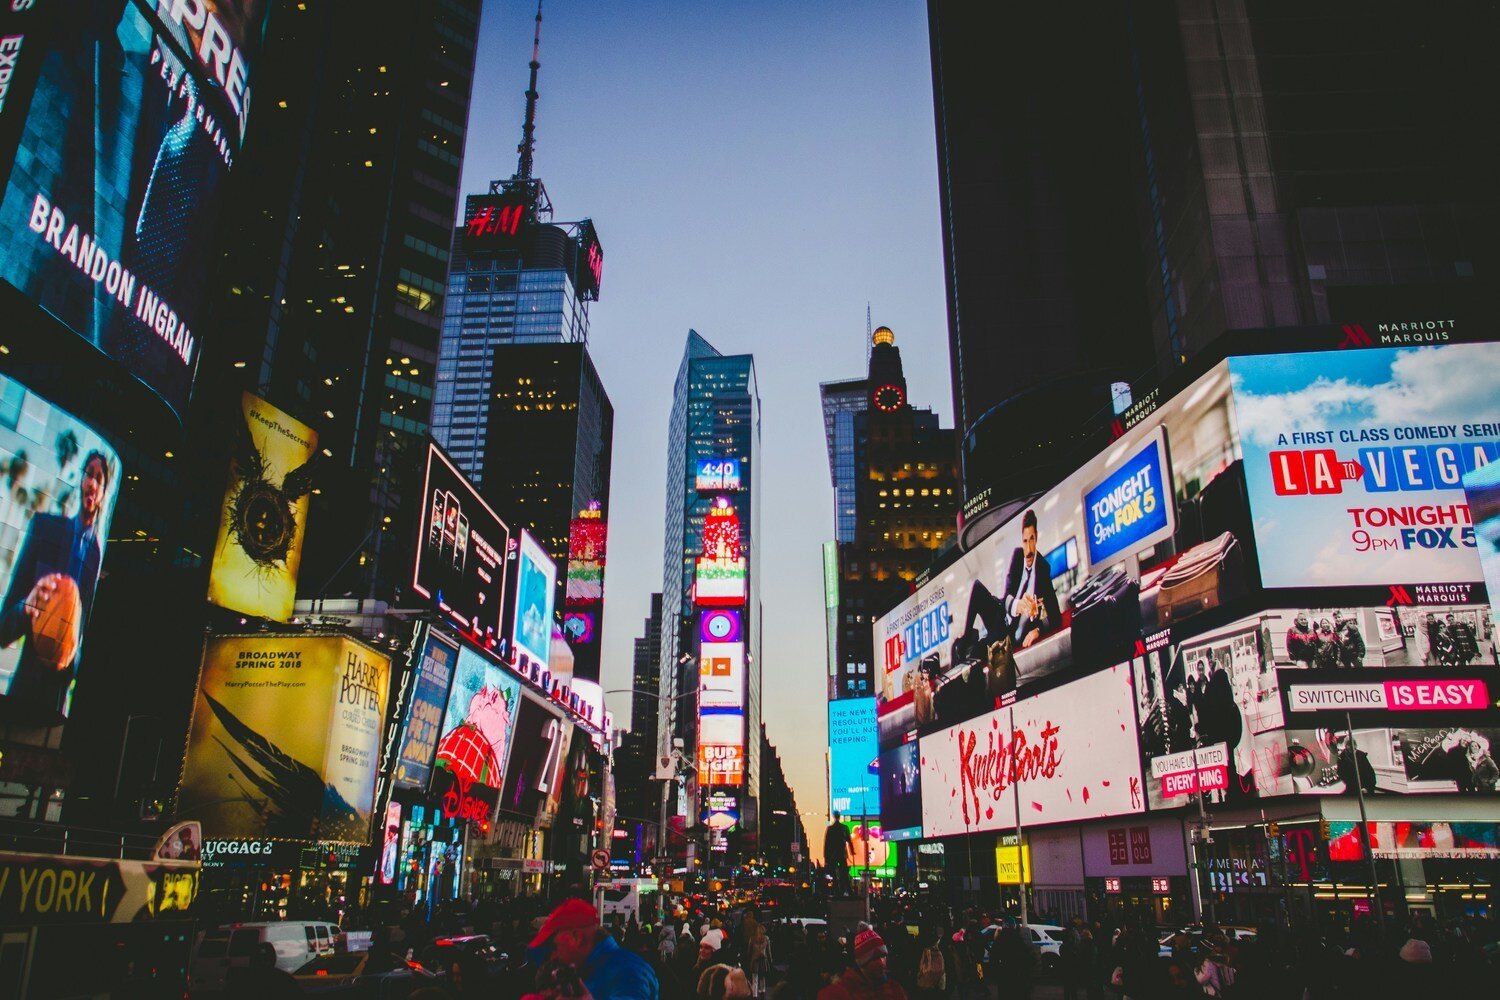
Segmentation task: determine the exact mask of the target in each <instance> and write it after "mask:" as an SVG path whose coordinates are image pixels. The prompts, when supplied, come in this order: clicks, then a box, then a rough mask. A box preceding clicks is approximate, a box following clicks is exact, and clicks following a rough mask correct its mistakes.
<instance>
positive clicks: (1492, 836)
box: [1328, 820, 1500, 862]
mask: <svg viewBox="0 0 1500 1000" xmlns="http://www.w3.org/2000/svg"><path fill="white" fill-rule="evenodd" d="M1365 831H1366V837H1365V838H1362V837H1360V832H1359V824H1358V823H1349V822H1335V823H1329V824H1328V858H1329V860H1330V861H1359V862H1363V861H1364V860H1365V843H1366V839H1367V840H1368V843H1369V845H1370V854H1372V855H1373V856H1375V857H1377V858H1394V859H1399V860H1428V861H1431V860H1455V859H1471V858H1473V859H1484V860H1489V861H1493V860H1495V859H1500V823H1449V822H1440V821H1431V820H1398V821H1392V822H1382V823H1368V824H1366V825H1365Z"/></svg>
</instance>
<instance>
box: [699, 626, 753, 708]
mask: <svg viewBox="0 0 1500 1000" xmlns="http://www.w3.org/2000/svg"><path fill="white" fill-rule="evenodd" d="M698 688H699V691H698V704H699V706H701V707H703V708H736V709H743V708H744V707H745V644H744V643H741V642H705V643H702V644H701V645H700V646H699V647H698Z"/></svg>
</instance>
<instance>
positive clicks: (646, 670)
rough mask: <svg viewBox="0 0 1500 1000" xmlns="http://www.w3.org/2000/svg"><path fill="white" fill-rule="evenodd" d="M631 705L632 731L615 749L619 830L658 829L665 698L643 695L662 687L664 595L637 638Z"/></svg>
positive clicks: (655, 596)
mask: <svg viewBox="0 0 1500 1000" xmlns="http://www.w3.org/2000/svg"><path fill="white" fill-rule="evenodd" d="M630 686H631V687H632V688H633V689H634V693H633V694H632V695H631V702H630V731H629V732H627V733H625V734H624V735H623V736H621V737H620V746H619V748H618V749H617V750H615V767H614V774H615V789H616V792H615V798H616V802H617V804H618V808H617V812H618V814H619V820H618V821H617V822H616V826H617V827H619V828H622V829H626V830H633V829H634V827H635V826H636V824H637V823H641V824H642V825H645V824H644V821H648V820H649V821H650V825H651V826H653V827H654V826H655V825H656V822H657V818H658V816H659V814H660V813H659V809H660V805H661V799H660V798H659V796H660V795H661V787H660V785H658V784H657V783H655V782H653V781H652V780H651V779H652V777H653V776H654V775H655V773H656V766H655V762H656V736H657V732H656V730H657V723H658V720H659V718H660V716H661V699H660V698H658V697H653V696H651V695H649V694H645V693H643V692H655V691H658V690H659V689H660V687H661V595H660V594H652V595H651V613H650V614H649V615H648V616H647V617H646V620H645V621H644V622H643V623H642V625H641V634H640V635H639V636H638V637H637V638H636V640H635V656H634V659H633V661H632V670H631V684H630Z"/></svg>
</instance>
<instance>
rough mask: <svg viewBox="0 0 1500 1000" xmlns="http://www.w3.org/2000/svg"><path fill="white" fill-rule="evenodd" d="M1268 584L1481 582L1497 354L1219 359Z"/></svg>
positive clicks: (1491, 349)
mask: <svg viewBox="0 0 1500 1000" xmlns="http://www.w3.org/2000/svg"><path fill="white" fill-rule="evenodd" d="M1229 371H1230V375H1231V377H1232V384H1233V393H1234V410H1235V415H1236V417H1237V423H1238V426H1239V432H1240V438H1241V444H1242V447H1243V449H1244V456H1245V483H1246V486H1247V488H1248V489H1249V493H1250V509H1251V513H1252V515H1253V517H1254V521H1255V538H1256V545H1257V549H1258V552H1259V558H1260V568H1261V578H1262V580H1263V581H1264V583H1265V586H1267V587H1337V586H1372V587H1383V586H1388V585H1395V584H1418V583H1431V584H1450V583H1463V584H1473V583H1479V582H1480V581H1482V580H1483V579H1484V576H1483V573H1482V571H1481V569H1480V562H1479V557H1478V554H1477V552H1476V547H1477V539H1476V532H1475V524H1474V518H1473V515H1472V513H1471V511H1470V509H1469V504H1468V498H1467V497H1466V495H1465V493H1464V477H1465V475H1468V474H1471V473H1473V472H1474V471H1475V470H1476V469H1479V468H1482V467H1483V466H1485V465H1487V464H1489V463H1490V462H1492V461H1494V460H1495V459H1496V457H1497V455H1500V421H1497V419H1496V414H1495V399H1496V396H1495V372H1497V371H1500V344H1440V345H1436V346H1432V347H1410V348H1408V347H1402V348H1384V349H1379V348H1377V349H1373V350H1356V351H1324V352H1319V353H1312V354H1272V355H1264V356H1256V357H1242V358H1241V357H1236V358H1230V359H1229Z"/></svg>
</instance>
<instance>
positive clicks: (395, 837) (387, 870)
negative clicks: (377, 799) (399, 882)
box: [375, 801, 401, 885]
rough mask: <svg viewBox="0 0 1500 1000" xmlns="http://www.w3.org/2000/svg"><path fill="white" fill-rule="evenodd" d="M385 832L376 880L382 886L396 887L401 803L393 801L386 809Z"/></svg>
mask: <svg viewBox="0 0 1500 1000" xmlns="http://www.w3.org/2000/svg"><path fill="white" fill-rule="evenodd" d="M384 827H385V829H384V831H383V832H382V834H381V838H380V868H379V870H377V871H376V873H375V880H376V881H377V882H379V883H380V884H381V885H395V883H396V866H397V864H398V863H399V862H400V860H401V803H399V802H395V801H392V802H390V803H388V804H387V805H386V807H385V824H384Z"/></svg>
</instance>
